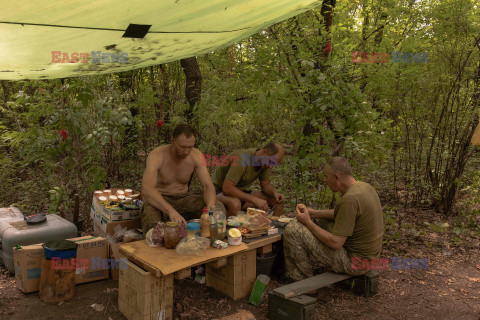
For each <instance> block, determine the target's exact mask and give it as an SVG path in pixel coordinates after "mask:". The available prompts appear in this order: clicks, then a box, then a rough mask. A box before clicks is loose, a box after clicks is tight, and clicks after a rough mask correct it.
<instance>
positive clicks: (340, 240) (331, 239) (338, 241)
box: [305, 220, 347, 250]
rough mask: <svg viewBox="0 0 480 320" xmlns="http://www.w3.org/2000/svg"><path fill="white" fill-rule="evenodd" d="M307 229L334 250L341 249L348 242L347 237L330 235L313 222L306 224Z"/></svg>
mask: <svg viewBox="0 0 480 320" xmlns="http://www.w3.org/2000/svg"><path fill="white" fill-rule="evenodd" d="M305 227H307V229H308V230H310V232H311V233H313V235H314V236H315V237H316V238H317V239H318V240H320V241H322V242H323V243H324V244H325V245H327V246H328V247H330V248H332V249H333V250H338V249H340V248H341V247H342V246H343V244H344V243H345V241H346V240H347V237H346V236H338V235H336V234H333V233H330V232H328V231H327V230H325V229H323V228H322V227H320V226H318V225H316V224H315V223H314V222H313V221H312V220H309V221H307V222H306V223H305Z"/></svg>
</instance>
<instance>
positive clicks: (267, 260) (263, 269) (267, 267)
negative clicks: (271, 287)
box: [257, 251, 277, 276]
mask: <svg viewBox="0 0 480 320" xmlns="http://www.w3.org/2000/svg"><path fill="white" fill-rule="evenodd" d="M276 257H277V253H276V252H274V251H272V252H269V253H266V254H264V255H263V256H259V257H257V276H258V275H259V274H265V275H267V276H270V275H271V273H272V268H273V263H274V262H275V258H276Z"/></svg>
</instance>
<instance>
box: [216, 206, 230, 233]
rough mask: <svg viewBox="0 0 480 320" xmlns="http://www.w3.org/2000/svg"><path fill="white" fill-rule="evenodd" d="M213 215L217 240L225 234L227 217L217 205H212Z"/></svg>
mask: <svg viewBox="0 0 480 320" xmlns="http://www.w3.org/2000/svg"><path fill="white" fill-rule="evenodd" d="M213 217H214V218H215V221H216V222H217V227H218V231H217V234H218V235H217V239H218V240H223V239H225V236H226V234H227V217H226V215H225V212H223V210H222V209H221V208H220V207H218V206H214V207H213Z"/></svg>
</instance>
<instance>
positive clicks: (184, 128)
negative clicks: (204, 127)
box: [172, 123, 197, 139]
mask: <svg viewBox="0 0 480 320" xmlns="http://www.w3.org/2000/svg"><path fill="white" fill-rule="evenodd" d="M181 134H184V135H185V137H187V138H190V137H191V136H194V137H197V133H196V132H195V130H194V129H193V128H192V127H190V126H189V125H188V124H185V123H181V124H179V125H177V126H176V127H175V129H173V132H172V138H174V139H176V138H178V137H179V136H180V135H181Z"/></svg>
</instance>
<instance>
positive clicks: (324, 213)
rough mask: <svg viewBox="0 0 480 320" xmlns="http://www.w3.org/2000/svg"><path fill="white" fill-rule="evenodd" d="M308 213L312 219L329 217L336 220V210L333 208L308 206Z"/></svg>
mask: <svg viewBox="0 0 480 320" xmlns="http://www.w3.org/2000/svg"><path fill="white" fill-rule="evenodd" d="M308 213H309V214H310V217H311V218H312V219H322V218H323V219H328V220H335V216H334V211H333V209H331V210H315V209H312V208H308Z"/></svg>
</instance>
